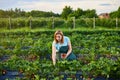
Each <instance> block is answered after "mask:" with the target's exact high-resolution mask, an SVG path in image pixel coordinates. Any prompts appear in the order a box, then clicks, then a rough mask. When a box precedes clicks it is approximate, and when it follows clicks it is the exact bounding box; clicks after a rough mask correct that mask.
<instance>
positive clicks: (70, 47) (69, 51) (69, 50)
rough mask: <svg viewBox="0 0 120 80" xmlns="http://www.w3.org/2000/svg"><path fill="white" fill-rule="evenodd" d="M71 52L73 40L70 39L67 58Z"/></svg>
mask: <svg viewBox="0 0 120 80" xmlns="http://www.w3.org/2000/svg"><path fill="white" fill-rule="evenodd" d="M71 52H72V46H71V42H70V41H69V42H68V52H67V55H66V57H65V58H67V57H68V56H69V55H70V53H71Z"/></svg>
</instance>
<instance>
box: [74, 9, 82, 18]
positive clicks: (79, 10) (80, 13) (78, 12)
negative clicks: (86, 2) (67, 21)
mask: <svg viewBox="0 0 120 80" xmlns="http://www.w3.org/2000/svg"><path fill="white" fill-rule="evenodd" d="M74 14H75V18H79V17H80V16H82V15H83V10H82V9H80V8H78V9H77V10H75V12H74Z"/></svg>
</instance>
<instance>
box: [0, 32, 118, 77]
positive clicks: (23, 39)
mask: <svg viewBox="0 0 120 80" xmlns="http://www.w3.org/2000/svg"><path fill="white" fill-rule="evenodd" d="M53 34H54V31H43V32H6V33H0V35H1V36H0V37H1V38H0V59H1V57H2V56H3V55H5V54H6V55H8V56H10V59H9V58H8V59H7V61H6V60H5V62H1V63H0V64H1V66H0V69H1V70H2V69H4V68H7V69H10V70H22V71H24V72H25V75H26V76H28V77H30V75H34V74H35V76H36V78H40V77H41V78H45V77H46V76H47V73H51V72H52V71H53V70H55V71H57V72H54V71H53V73H51V74H54V75H51V76H53V77H56V76H58V73H59V72H62V71H65V73H71V74H75V72H76V71H79V70H82V71H83V74H84V77H85V76H89V75H88V74H87V73H86V72H88V73H90V74H92V75H93V76H94V77H95V76H97V75H99V74H101V75H105V76H107V77H109V76H111V74H113V72H116V75H117V76H118V75H119V74H117V73H119V65H120V64H119V61H120V58H119V57H120V56H119V53H120V48H119V46H120V43H119V40H120V36H119V34H120V32H119V31H66V32H64V34H65V35H67V36H69V37H70V39H71V42H72V47H73V52H74V53H75V54H76V55H79V57H78V61H73V62H67V61H63V62H58V64H57V65H56V68H54V67H53V65H52V61H51V59H50V61H46V60H45V61H43V60H44V59H45V58H43V59H41V56H46V55H47V54H49V55H50V57H51V44H52V41H53ZM81 54H82V55H81ZM107 54H109V55H107ZM14 55H15V56H14ZM16 55H17V56H16ZM99 55H100V57H99ZM103 55H107V56H105V57H104V56H103ZM111 55H112V56H111ZM113 55H114V56H115V57H113ZM96 57H97V59H96ZM116 57H117V58H116ZM20 58H22V59H20ZM112 58H115V59H112ZM41 60H42V61H41ZM3 61H4V60H3ZM31 61H32V62H31ZM76 64H77V65H76ZM104 64H105V65H104ZM13 65H14V66H13ZM20 66H22V67H20ZM35 66H36V67H35ZM57 66H58V67H57ZM50 68H51V69H50ZM51 70H52V71H51ZM38 71H40V73H42V74H41V75H42V76H39V75H38V74H36V72H38ZM93 71H94V73H92V72H93ZM111 71H113V72H111ZM28 73H31V74H30V75H28ZM56 74H57V75H56Z"/></svg>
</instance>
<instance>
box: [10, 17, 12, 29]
mask: <svg viewBox="0 0 120 80" xmlns="http://www.w3.org/2000/svg"><path fill="white" fill-rule="evenodd" d="M11 28H12V27H11V18H10V17H9V29H11Z"/></svg>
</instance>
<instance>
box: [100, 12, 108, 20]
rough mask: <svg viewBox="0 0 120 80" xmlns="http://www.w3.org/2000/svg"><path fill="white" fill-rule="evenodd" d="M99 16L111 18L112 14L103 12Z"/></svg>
mask: <svg viewBox="0 0 120 80" xmlns="http://www.w3.org/2000/svg"><path fill="white" fill-rule="evenodd" d="M98 17H99V18H101V19H103V18H110V15H109V14H108V13H102V14H100V15H98Z"/></svg>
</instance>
